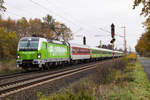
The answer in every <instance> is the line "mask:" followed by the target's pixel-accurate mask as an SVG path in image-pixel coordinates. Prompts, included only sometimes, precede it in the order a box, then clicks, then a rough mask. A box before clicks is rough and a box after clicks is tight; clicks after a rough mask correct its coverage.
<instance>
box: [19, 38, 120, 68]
mask: <svg viewBox="0 0 150 100" xmlns="http://www.w3.org/2000/svg"><path fill="white" fill-rule="evenodd" d="M121 56H123V53H122V52H120V51H113V50H108V49H103V48H97V47H91V46H87V45H79V44H73V43H69V42H64V41H56V40H49V39H46V38H42V37H23V38H21V39H20V40H19V43H18V49H17V60H16V63H17V66H18V67H21V68H23V69H25V70H30V69H49V68H50V67H53V66H57V65H63V64H72V63H79V62H90V61H96V60H101V59H104V58H112V57H121Z"/></svg>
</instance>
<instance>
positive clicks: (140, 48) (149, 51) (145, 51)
mask: <svg viewBox="0 0 150 100" xmlns="http://www.w3.org/2000/svg"><path fill="white" fill-rule="evenodd" d="M135 49H136V51H137V52H138V53H139V54H140V55H142V56H150V30H148V31H147V32H146V33H144V34H143V35H142V36H141V37H140V39H139V40H138V43H137V45H136V47H135Z"/></svg>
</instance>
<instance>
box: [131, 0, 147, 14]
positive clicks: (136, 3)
mask: <svg viewBox="0 0 150 100" xmlns="http://www.w3.org/2000/svg"><path fill="white" fill-rule="evenodd" d="M140 4H142V5H143V8H142V11H141V15H143V14H144V15H145V16H148V15H149V14H150V0H134V5H133V8H134V9H135V7H136V6H139V5H140Z"/></svg>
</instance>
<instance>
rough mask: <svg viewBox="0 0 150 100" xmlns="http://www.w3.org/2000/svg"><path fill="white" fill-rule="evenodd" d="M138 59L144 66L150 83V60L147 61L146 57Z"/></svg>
mask: <svg viewBox="0 0 150 100" xmlns="http://www.w3.org/2000/svg"><path fill="white" fill-rule="evenodd" d="M138 59H139V60H140V62H141V64H142V66H143V68H144V71H145V73H146V75H147V77H148V79H149V81H150V60H149V59H146V58H144V57H138Z"/></svg>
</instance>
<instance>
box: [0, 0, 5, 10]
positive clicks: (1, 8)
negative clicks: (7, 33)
mask: <svg viewBox="0 0 150 100" xmlns="http://www.w3.org/2000/svg"><path fill="white" fill-rule="evenodd" d="M3 4H4V0H0V12H3V11H6V8H5V7H4V6H3Z"/></svg>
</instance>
